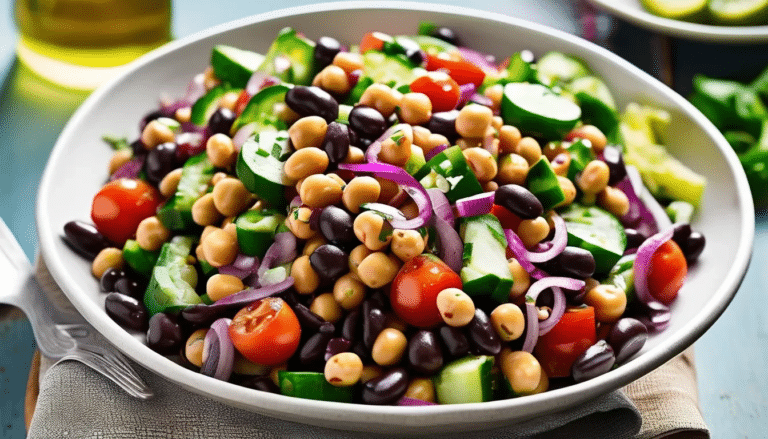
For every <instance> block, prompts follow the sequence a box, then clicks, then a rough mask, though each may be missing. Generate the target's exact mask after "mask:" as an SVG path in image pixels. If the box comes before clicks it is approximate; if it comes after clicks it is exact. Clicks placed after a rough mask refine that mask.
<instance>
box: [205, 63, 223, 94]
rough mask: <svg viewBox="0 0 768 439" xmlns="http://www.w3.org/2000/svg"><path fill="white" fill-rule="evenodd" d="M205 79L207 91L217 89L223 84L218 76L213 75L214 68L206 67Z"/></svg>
mask: <svg viewBox="0 0 768 439" xmlns="http://www.w3.org/2000/svg"><path fill="white" fill-rule="evenodd" d="M203 78H204V79H203V84H205V89H206V90H210V89H212V88H213V87H216V86H217V85H219V83H220V82H221V81H220V80H219V78H217V77H216V74H215V73H213V67H211V66H208V67H206V69H205V72H203Z"/></svg>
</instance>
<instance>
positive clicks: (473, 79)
mask: <svg viewBox="0 0 768 439" xmlns="http://www.w3.org/2000/svg"><path fill="white" fill-rule="evenodd" d="M426 69H427V70H429V71H434V70H445V71H446V72H448V75H449V76H450V77H451V78H453V79H454V80H455V81H456V82H457V83H458V84H459V85H464V84H475V87H480V85H481V84H482V83H483V80H484V79H485V72H484V71H483V69H481V68H480V67H478V66H476V65H474V64H472V63H471V62H469V61H466V60H463V59H462V60H456V59H452V58H450V56H449V55H447V54H445V53H441V54H437V55H429V54H427V67H426Z"/></svg>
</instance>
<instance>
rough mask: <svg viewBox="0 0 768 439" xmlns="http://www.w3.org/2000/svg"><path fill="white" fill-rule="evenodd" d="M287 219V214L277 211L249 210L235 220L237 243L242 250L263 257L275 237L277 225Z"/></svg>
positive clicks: (246, 253) (247, 253) (250, 254)
mask: <svg viewBox="0 0 768 439" xmlns="http://www.w3.org/2000/svg"><path fill="white" fill-rule="evenodd" d="M283 221H285V215H281V214H279V213H277V212H276V211H264V210H249V211H247V212H245V213H243V214H241V215H240V216H238V217H237V219H236V220H235V226H236V230H237V243H238V245H239V247H240V252H242V253H243V254H245V255H248V256H258V257H259V258H263V257H264V254H265V253H266V252H267V249H268V248H269V246H270V245H271V244H272V241H274V239H275V230H277V226H279V225H280V224H282V222H283Z"/></svg>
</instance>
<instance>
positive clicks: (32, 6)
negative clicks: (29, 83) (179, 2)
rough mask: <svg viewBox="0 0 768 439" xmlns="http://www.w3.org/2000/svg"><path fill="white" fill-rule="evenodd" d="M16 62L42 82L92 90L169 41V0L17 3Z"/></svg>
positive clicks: (34, 0) (24, 0)
mask: <svg viewBox="0 0 768 439" xmlns="http://www.w3.org/2000/svg"><path fill="white" fill-rule="evenodd" d="M14 16H15V20H16V25H17V27H18V29H19V32H20V37H19V43H18V47H17V53H18V56H19V59H20V60H21V61H22V62H23V63H25V64H26V65H27V66H28V67H29V68H30V69H32V70H33V71H34V72H36V73H37V74H39V75H41V76H43V77H44V78H46V79H48V80H50V81H52V82H54V83H57V84H60V85H64V86H66V87H70V88H76V89H84V90H88V89H93V88H96V87H97V86H98V85H100V84H101V83H102V82H104V81H106V80H107V79H109V78H111V77H112V76H114V75H115V74H116V73H117V72H119V70H120V68H121V66H124V65H125V64H126V63H128V62H130V61H132V60H134V59H135V58H137V57H139V56H140V55H142V54H144V53H146V52H148V51H150V50H152V49H154V48H156V47H158V46H160V45H162V44H164V43H166V42H168V41H169V40H170V38H171V0H16V5H15V10H14Z"/></svg>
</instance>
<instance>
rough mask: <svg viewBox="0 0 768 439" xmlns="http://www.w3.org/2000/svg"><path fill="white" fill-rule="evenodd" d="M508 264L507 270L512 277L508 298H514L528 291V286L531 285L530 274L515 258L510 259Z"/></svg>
mask: <svg viewBox="0 0 768 439" xmlns="http://www.w3.org/2000/svg"><path fill="white" fill-rule="evenodd" d="M508 265H509V271H510V272H511V273H512V279H513V280H514V283H513V284H512V289H511V290H510V291H509V299H510V300H515V299H517V298H518V297H520V296H522V295H523V294H525V292H526V291H528V288H529V287H530V286H531V276H530V275H529V274H528V272H527V271H525V269H524V268H523V266H522V265H520V262H519V261H518V260H517V259H514V258H512V259H510V260H509V263H508Z"/></svg>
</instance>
